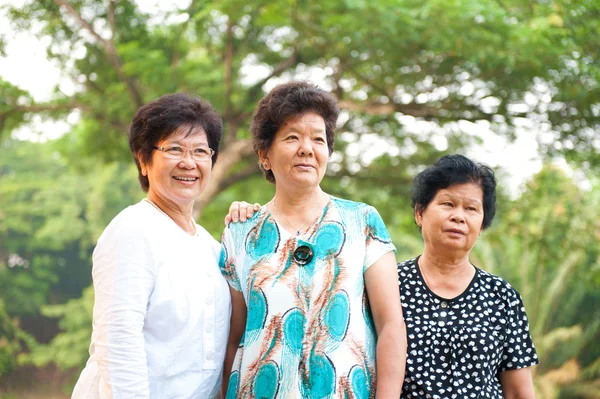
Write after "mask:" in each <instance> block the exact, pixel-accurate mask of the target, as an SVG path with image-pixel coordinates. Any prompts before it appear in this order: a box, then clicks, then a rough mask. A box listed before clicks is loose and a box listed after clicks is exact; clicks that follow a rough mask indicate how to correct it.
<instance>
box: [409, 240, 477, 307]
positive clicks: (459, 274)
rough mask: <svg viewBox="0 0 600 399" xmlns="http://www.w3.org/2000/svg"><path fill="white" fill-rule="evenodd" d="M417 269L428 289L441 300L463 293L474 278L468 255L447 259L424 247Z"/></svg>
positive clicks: (473, 269)
mask: <svg viewBox="0 0 600 399" xmlns="http://www.w3.org/2000/svg"><path fill="white" fill-rule="evenodd" d="M419 268H420V269H421V275H422V276H423V279H424V280H425V283H426V284H427V285H428V286H429V289H430V290H431V291H433V292H434V293H435V294H437V295H438V296H440V297H442V298H448V299H452V298H455V297H456V296H458V295H460V294H461V293H463V292H464V291H465V290H466V289H467V287H468V286H469V284H470V283H471V280H472V279H473V277H474V276H475V268H474V267H473V266H472V265H471V263H470V262H469V255H468V253H467V254H464V255H463V256H457V257H448V256H444V255H443V254H440V253H439V252H438V251H431V250H429V249H428V248H427V246H425V250H424V251H423V255H421V257H420V258H419Z"/></svg>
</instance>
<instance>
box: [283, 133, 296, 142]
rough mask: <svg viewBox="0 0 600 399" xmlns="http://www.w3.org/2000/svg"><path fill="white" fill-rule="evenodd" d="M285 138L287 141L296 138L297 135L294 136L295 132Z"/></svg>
mask: <svg viewBox="0 0 600 399" xmlns="http://www.w3.org/2000/svg"><path fill="white" fill-rule="evenodd" d="M285 139H286V140H289V141H293V140H298V136H296V135H295V134H290V135H289V136H287V137H286V138H285Z"/></svg>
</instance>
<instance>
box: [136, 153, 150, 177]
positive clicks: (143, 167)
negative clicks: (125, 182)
mask: <svg viewBox="0 0 600 399" xmlns="http://www.w3.org/2000/svg"><path fill="white" fill-rule="evenodd" d="M136 158H137V160H138V162H139V163H140V170H141V173H142V176H148V165H147V164H145V163H144V162H143V161H142V157H141V156H140V153H139V152H138V153H137V155H136Z"/></svg>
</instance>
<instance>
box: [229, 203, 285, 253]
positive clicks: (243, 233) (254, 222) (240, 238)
mask: <svg viewBox="0 0 600 399" xmlns="http://www.w3.org/2000/svg"><path fill="white" fill-rule="evenodd" d="M269 216H270V212H269V211H268V210H267V208H266V206H263V207H262V208H261V209H260V210H259V211H258V212H256V213H255V214H254V215H252V217H251V218H250V219H248V220H246V221H245V222H236V223H234V222H230V223H229V224H228V225H227V226H226V227H225V229H224V230H223V235H222V238H221V244H222V245H232V244H233V245H235V246H238V245H240V243H242V242H244V241H245V239H246V237H247V236H248V234H249V233H250V232H251V231H253V230H254V229H255V228H256V227H257V226H258V225H260V224H264V222H265V220H266V219H267V218H268V217H269ZM275 229H277V227H276V226H275Z"/></svg>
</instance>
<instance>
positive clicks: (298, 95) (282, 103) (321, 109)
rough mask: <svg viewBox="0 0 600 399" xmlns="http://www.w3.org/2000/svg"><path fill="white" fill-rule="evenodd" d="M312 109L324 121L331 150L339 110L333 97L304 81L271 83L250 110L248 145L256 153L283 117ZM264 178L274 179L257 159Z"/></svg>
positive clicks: (270, 140) (265, 148) (266, 147)
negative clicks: (271, 85)
mask: <svg viewBox="0 0 600 399" xmlns="http://www.w3.org/2000/svg"><path fill="white" fill-rule="evenodd" d="M308 112H314V113H316V114H317V115H320V116H321V117H322V118H323V120H324V121H325V134H326V137H327V146H328V147H329V155H331V154H332V152H333V142H334V136H335V125H336V123H337V119H338V115H339V113H340V110H339V108H338V104H337V100H336V98H335V97H334V96H333V95H332V94H330V93H328V92H326V91H325V90H323V89H320V88H319V87H318V86H316V85H315V84H313V83H310V82H307V81H295V82H289V83H283V84H280V85H278V86H275V87H274V88H273V90H271V91H270V92H269V94H267V95H266V96H264V97H263V98H262V99H261V100H260V102H259V103H258V105H257V106H256V110H255V111H254V115H253V116H252V123H251V124H250V133H251V134H252V146H253V147H254V151H255V152H256V153H257V154H258V153H259V151H264V152H266V151H268V150H269V148H271V145H272V144H273V139H274V138H275V134H276V133H277V131H278V130H279V129H280V128H281V126H283V125H284V124H285V123H286V122H287V121H289V120H290V119H292V118H297V117H301V116H303V115H305V114H306V113H308ZM259 167H260V169H261V170H262V172H263V175H264V176H265V178H266V179H267V180H268V181H269V182H271V183H275V176H274V175H273V172H272V171H271V170H266V169H264V168H263V166H262V165H261V164H260V163H259Z"/></svg>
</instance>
